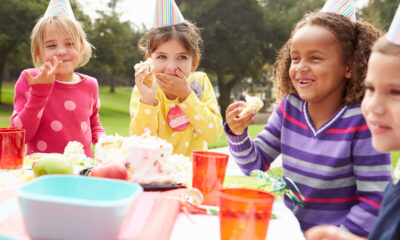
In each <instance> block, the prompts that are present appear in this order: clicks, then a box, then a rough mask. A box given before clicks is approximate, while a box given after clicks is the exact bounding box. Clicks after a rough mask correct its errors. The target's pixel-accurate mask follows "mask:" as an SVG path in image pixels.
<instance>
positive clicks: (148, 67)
mask: <svg viewBox="0 0 400 240" xmlns="http://www.w3.org/2000/svg"><path fill="white" fill-rule="evenodd" d="M133 68H134V69H135V74H136V75H137V74H139V73H142V72H144V73H146V74H149V73H150V72H152V71H153V70H154V65H153V61H152V60H151V58H148V59H146V61H144V62H143V61H140V62H139V63H136V64H135V66H134V67H133Z"/></svg>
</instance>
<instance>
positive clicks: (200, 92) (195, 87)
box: [190, 81, 204, 100]
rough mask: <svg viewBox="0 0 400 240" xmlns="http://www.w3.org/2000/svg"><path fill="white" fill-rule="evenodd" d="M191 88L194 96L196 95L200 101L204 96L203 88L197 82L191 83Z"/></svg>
mask: <svg viewBox="0 0 400 240" xmlns="http://www.w3.org/2000/svg"><path fill="white" fill-rule="evenodd" d="M190 88H191V89H192V90H193V92H194V94H196V96H197V98H198V99H199V100H200V99H201V97H202V96H203V91H204V90H203V86H202V85H201V84H200V83H199V82H196V81H193V82H191V83H190Z"/></svg>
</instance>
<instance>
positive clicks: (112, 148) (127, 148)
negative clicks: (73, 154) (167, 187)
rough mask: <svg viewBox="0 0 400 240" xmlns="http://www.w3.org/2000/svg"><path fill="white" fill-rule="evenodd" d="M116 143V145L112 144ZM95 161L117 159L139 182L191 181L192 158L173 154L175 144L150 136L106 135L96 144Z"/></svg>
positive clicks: (186, 182) (102, 162)
mask: <svg viewBox="0 0 400 240" xmlns="http://www.w3.org/2000/svg"><path fill="white" fill-rule="evenodd" d="M113 142H114V144H113ZM95 151H96V154H95V155H96V160H95V161H96V164H100V165H101V164H107V163H108V162H118V163H122V164H125V165H126V166H127V169H128V179H129V180H130V181H133V182H136V183H140V184H167V183H168V184H170V183H184V184H188V183H189V181H190V179H191V171H192V163H191V160H190V158H188V157H185V156H183V155H176V154H172V153H173V146H172V144H170V143H168V142H167V141H165V140H163V139H161V138H159V137H156V136H151V135H150V134H149V133H148V132H147V133H145V134H143V135H141V136H130V137H121V136H105V137H102V138H100V139H99V142H98V143H96V146H95Z"/></svg>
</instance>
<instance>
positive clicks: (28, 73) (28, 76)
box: [24, 70, 33, 85]
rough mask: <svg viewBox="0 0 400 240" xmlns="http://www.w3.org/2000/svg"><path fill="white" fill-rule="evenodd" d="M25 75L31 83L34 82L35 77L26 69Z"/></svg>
mask: <svg viewBox="0 0 400 240" xmlns="http://www.w3.org/2000/svg"><path fill="white" fill-rule="evenodd" d="M24 75H25V78H26V80H27V81H28V83H29V85H31V84H32V83H33V77H32V75H31V73H30V72H28V71H26V70H25V71H24Z"/></svg>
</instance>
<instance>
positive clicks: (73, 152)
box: [64, 141, 93, 166]
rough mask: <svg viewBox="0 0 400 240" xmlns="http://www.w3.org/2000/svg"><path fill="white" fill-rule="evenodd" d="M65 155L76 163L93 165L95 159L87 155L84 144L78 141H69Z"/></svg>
mask: <svg viewBox="0 0 400 240" xmlns="http://www.w3.org/2000/svg"><path fill="white" fill-rule="evenodd" d="M64 156H65V157H66V158H67V159H68V160H70V161H71V162H72V164H74V165H81V166H92V165H93V160H92V159H91V158H90V157H87V156H86V154H85V150H83V144H82V143H80V142H77V141H70V142H68V144H67V146H66V147H65V149H64Z"/></svg>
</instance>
